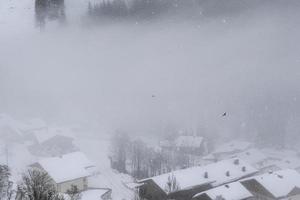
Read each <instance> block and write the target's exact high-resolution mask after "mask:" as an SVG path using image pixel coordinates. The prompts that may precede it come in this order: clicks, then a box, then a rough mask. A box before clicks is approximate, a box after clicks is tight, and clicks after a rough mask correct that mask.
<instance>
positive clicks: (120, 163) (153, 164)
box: [109, 133, 196, 179]
mask: <svg viewBox="0 0 300 200" xmlns="http://www.w3.org/2000/svg"><path fill="white" fill-rule="evenodd" d="M109 158H110V161H111V167H112V168H113V169H116V170H117V171H119V172H121V173H127V174H130V175H131V176H133V177H134V178H137V179H141V178H147V177H152V176H156V175H160V174H163V173H167V172H170V171H173V170H175V169H182V168H186V167H191V166H194V165H195V163H196V162H195V157H194V156H192V155H187V154H186V153H184V152H180V151H176V152H175V151H167V150H163V149H161V148H160V147H152V146H148V145H147V144H146V143H145V142H144V141H142V140H140V139H131V138H130V137H129V136H128V135H127V134H125V133H116V134H115V135H114V136H113V137H112V140H111V151H110V156H109Z"/></svg>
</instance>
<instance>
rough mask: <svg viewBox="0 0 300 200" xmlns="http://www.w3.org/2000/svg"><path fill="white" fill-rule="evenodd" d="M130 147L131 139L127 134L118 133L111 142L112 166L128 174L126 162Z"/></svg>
mask: <svg viewBox="0 0 300 200" xmlns="http://www.w3.org/2000/svg"><path fill="white" fill-rule="evenodd" d="M128 146H129V137H128V135H127V134H125V133H120V132H117V133H116V134H115V135H114V136H113V138H112V142H111V155H110V160H111V166H112V168H113V169H116V170H118V171H119V172H123V173H126V160H127V152H128Z"/></svg>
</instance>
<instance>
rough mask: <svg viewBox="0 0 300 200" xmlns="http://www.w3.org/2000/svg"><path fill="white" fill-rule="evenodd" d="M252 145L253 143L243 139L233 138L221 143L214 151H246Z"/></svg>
mask: <svg viewBox="0 0 300 200" xmlns="http://www.w3.org/2000/svg"><path fill="white" fill-rule="evenodd" d="M251 146H252V143H250V142H246V141H242V140H233V141H231V142H228V143H225V144H223V145H220V146H219V147H218V148H217V149H216V150H215V151H214V153H230V152H234V151H244V150H246V149H249V148H250V147H251Z"/></svg>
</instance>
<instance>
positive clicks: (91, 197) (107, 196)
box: [80, 188, 112, 200]
mask: <svg viewBox="0 0 300 200" xmlns="http://www.w3.org/2000/svg"><path fill="white" fill-rule="evenodd" d="M111 193H112V190H111V189H110V188H89V189H88V190H86V191H83V192H81V198H80V199H81V200H111Z"/></svg>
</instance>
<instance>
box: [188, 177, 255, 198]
mask: <svg viewBox="0 0 300 200" xmlns="http://www.w3.org/2000/svg"><path fill="white" fill-rule="evenodd" d="M216 199H220V200H221V199H222V200H246V199H253V195H252V194H251V193H250V192H249V191H248V190H247V189H246V188H245V187H244V186H243V185H242V184H241V183H240V182H238V181H237V182H233V183H229V184H225V185H222V186H219V187H216V188H213V189H210V190H207V191H204V192H201V193H199V194H196V195H195V196H194V197H193V200H216Z"/></svg>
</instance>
